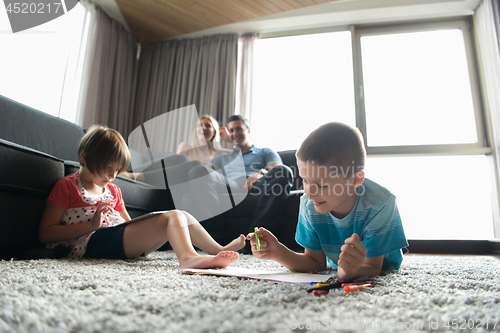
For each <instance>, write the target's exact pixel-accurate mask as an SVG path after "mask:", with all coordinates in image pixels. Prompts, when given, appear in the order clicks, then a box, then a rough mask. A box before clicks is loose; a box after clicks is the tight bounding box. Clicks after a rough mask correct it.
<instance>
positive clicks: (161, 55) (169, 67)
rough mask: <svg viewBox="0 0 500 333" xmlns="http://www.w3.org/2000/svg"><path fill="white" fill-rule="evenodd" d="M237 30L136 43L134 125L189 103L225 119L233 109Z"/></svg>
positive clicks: (202, 111) (215, 116)
mask: <svg viewBox="0 0 500 333" xmlns="http://www.w3.org/2000/svg"><path fill="white" fill-rule="evenodd" d="M237 47H238V35H237V34H227V35H214V36H206V37H200V38H192V39H171V40H166V41H162V42H158V43H151V44H147V45H143V46H142V47H141V54H140V57H139V67H138V73H139V75H138V81H137V95H136V102H135V115H134V124H135V126H140V125H141V124H142V123H144V122H146V121H148V120H150V119H153V118H155V117H156V116H158V115H161V114H163V113H165V112H168V111H173V110H176V109H179V108H182V107H185V106H189V105H192V104H194V105H195V106H196V109H197V111H198V113H199V114H200V115H202V114H209V115H211V116H212V117H214V118H215V119H217V121H219V122H221V121H226V119H227V118H228V117H229V116H230V115H231V114H233V113H234V106H235V104H234V103H235V90H236V89H235V86H236V66H237Z"/></svg>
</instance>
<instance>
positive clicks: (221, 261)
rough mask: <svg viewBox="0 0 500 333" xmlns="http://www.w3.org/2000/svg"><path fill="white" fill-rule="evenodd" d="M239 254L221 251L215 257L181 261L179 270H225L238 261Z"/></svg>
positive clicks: (200, 256)
mask: <svg viewBox="0 0 500 333" xmlns="http://www.w3.org/2000/svg"><path fill="white" fill-rule="evenodd" d="M238 256H239V255H238V253H236V252H233V251H221V252H219V253H217V255H215V256H211V255H196V256H193V257H190V258H186V259H183V260H182V262H181V261H180V260H179V268H181V269H182V268H224V267H227V266H229V265H231V264H232V263H233V262H235V261H236V260H238Z"/></svg>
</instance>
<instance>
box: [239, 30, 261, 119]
mask: <svg viewBox="0 0 500 333" xmlns="http://www.w3.org/2000/svg"><path fill="white" fill-rule="evenodd" d="M259 38H260V35H259V34H258V33H249V34H244V35H243V36H241V37H240V40H239V43H240V46H239V51H240V52H239V54H238V82H237V85H236V87H237V91H236V111H235V113H236V114H240V115H242V116H244V117H245V118H247V119H248V121H249V122H250V124H251V123H252V121H251V118H252V87H253V59H254V45H255V41H256V40H258V39H259Z"/></svg>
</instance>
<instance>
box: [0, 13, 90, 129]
mask: <svg viewBox="0 0 500 333" xmlns="http://www.w3.org/2000/svg"><path fill="white" fill-rule="evenodd" d="M0 8H1V9H0V30H2V32H1V33H0V43H1V45H2V51H1V52H0V64H1V65H0V78H1V80H0V94H1V95H3V96H6V97H8V98H11V99H13V100H16V101H18V102H20V103H23V104H26V105H29V106H31V107H33V108H35V109H38V110H40V111H44V112H46V113H49V114H51V115H54V116H56V117H57V116H59V117H61V118H64V119H67V120H69V121H72V122H74V121H75V116H76V102H77V98H78V93H79V89H80V80H79V79H78V77H79V75H80V74H81V73H80V72H81V65H82V63H81V62H80V63H79V62H78V59H79V55H81V54H84V49H82V48H81V46H80V45H81V44H80V42H81V41H82V40H85V39H86V36H85V31H86V30H85V29H84V22H85V13H86V11H85V9H84V8H83V6H82V5H80V4H78V5H77V6H75V7H74V8H73V9H72V10H70V11H69V12H67V13H66V14H64V15H62V16H60V17H58V18H56V19H54V20H52V21H50V22H47V23H44V24H42V25H39V26H37V27H33V28H31V29H28V30H25V31H21V32H17V33H12V32H11V31H12V30H11V27H10V24H9V19H8V16H7V12H6V11H5V7H3V6H0ZM63 91H64V94H63Z"/></svg>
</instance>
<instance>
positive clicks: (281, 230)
mask: <svg viewBox="0 0 500 333" xmlns="http://www.w3.org/2000/svg"><path fill="white" fill-rule="evenodd" d="M83 135H84V130H83V129H82V128H80V127H79V126H77V125H75V124H73V123H71V122H68V121H65V120H63V119H60V118H57V117H53V116H51V115H48V114H46V113H44V112H41V111H38V110H35V109H33V108H31V107H28V106H26V105H24V104H21V103H18V102H16V101H14V100H11V99H9V98H6V97H4V96H1V95H0V209H1V212H2V213H1V215H0V259H8V258H19V259H22V258H36V257H57V256H58V254H57V253H56V252H54V251H49V250H46V249H45V248H44V246H43V244H41V243H40V242H39V240H38V226H39V222H40V219H41V216H42V213H43V210H44V207H45V200H46V198H47V197H48V195H49V193H50V191H51V189H52V187H53V186H54V184H55V183H56V182H57V180H58V179H60V178H61V177H64V176H65V175H68V174H70V173H73V172H75V171H76V170H78V168H79V164H78V162H77V161H78V156H77V146H78V143H79V141H80V139H81V138H82V136H83ZM279 154H280V155H281V157H282V159H283V162H284V164H287V165H288V166H290V167H291V168H292V170H293V171H294V174H295V185H294V187H293V188H292V190H297V189H298V188H299V186H300V183H301V181H300V179H298V175H297V165H296V160H295V151H284V152H279ZM114 182H115V184H116V185H118V186H119V187H120V188H121V190H122V193H123V198H124V201H125V204H126V208H127V210H128V212H129V214H130V215H131V216H132V217H136V216H140V215H142V214H145V213H148V212H151V211H158V210H169V209H174V208H175V206H174V203H173V200H172V197H171V195H170V192H169V191H168V190H161V189H154V188H151V187H148V185H147V184H143V183H140V182H136V181H134V180H131V179H129V178H126V177H122V176H118V177H117V178H116V180H115V181H114ZM299 196H300V193H297V191H294V192H293V194H292V195H291V196H290V199H289V202H288V207H287V209H286V212H285V214H284V217H283V218H282V220H281V221H280V222H279V226H278V228H277V231H276V236H277V237H278V239H279V240H280V241H282V242H283V243H284V244H285V245H287V246H289V247H290V248H292V249H296V250H299V249H300V247H299V246H298V245H297V243H296V242H295V240H294V234H295V228H296V224H297V215H298V207H299V204H298V203H299ZM255 201H256V198H254V197H251V196H248V197H247V198H246V199H245V200H243V202H241V203H240V204H239V205H238V206H236V207H235V208H233V209H231V210H229V211H227V212H225V213H223V214H222V215H220V216H218V217H216V218H214V219H211V220H207V221H205V222H203V223H202V224H203V225H204V226H205V228H206V229H207V230H208V231H209V232H210V233H211V234H212V235H213V237H214V238H215V239H216V240H217V241H219V242H220V243H225V242H226V241H228V240H230V239H232V238H234V237H237V236H238V235H239V234H240V233H246V231H247V229H248V227H249V225H250V223H251V218H252V215H253V210H254V208H255Z"/></svg>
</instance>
